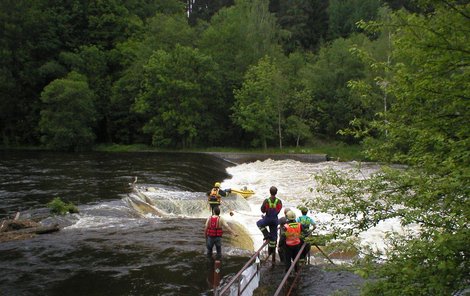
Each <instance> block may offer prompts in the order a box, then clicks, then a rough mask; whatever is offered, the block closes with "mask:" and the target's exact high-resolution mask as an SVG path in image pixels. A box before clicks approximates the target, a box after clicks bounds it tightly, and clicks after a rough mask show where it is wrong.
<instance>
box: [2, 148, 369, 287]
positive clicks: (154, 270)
mask: <svg viewBox="0 0 470 296" xmlns="http://www.w3.org/2000/svg"><path fill="white" fill-rule="evenodd" d="M352 166H353V164H352V163H339V162H326V161H325V162H320V163H302V162H299V161H296V160H272V159H267V160H263V161H253V162H248V163H242V164H234V163H231V162H228V161H225V160H223V159H220V158H218V157H214V156H211V155H208V154H196V153H156V152H152V153H98V152H93V153H81V154H69V153H57V152H44V151H0V176H1V180H0V218H2V219H3V218H8V217H12V216H13V215H15V213H16V212H18V211H19V212H21V215H22V217H28V216H32V217H36V216H38V215H39V216H40V215H43V216H44V217H46V216H47V215H48V214H47V213H48V210H47V208H46V204H47V203H48V202H50V201H51V200H52V199H53V198H55V197H60V198H61V199H62V200H64V201H67V202H72V203H74V204H75V205H78V208H79V210H80V213H79V214H74V215H67V216H66V217H64V218H61V217H49V218H45V219H43V220H42V223H43V224H46V225H47V224H50V223H60V225H61V227H62V228H61V230H60V231H59V232H56V233H51V234H45V235H38V236H36V237H34V238H32V239H28V240H20V241H9V242H3V243H0V268H1V270H2V273H1V274H0V283H1V284H0V285H1V286H0V289H1V290H0V295H2V296H3V295H72V296H73V295H211V287H212V284H213V282H212V281H213V280H212V274H213V273H212V272H211V268H212V263H211V262H210V260H208V259H207V257H206V256H205V241H204V237H203V235H202V234H203V224H204V221H205V217H206V216H207V214H208V211H207V212H205V211H206V210H207V208H204V209H203V208H202V207H199V208H198V207H196V208H194V207H193V206H191V207H189V206H187V205H188V204H194V203H196V204H199V205H203V204H204V203H205V198H206V197H205V196H206V192H207V191H208V190H209V189H210V188H211V186H212V185H213V183H214V182H216V181H220V182H222V188H242V187H244V186H247V187H248V188H249V189H253V190H254V191H255V192H256V194H255V195H254V196H253V197H251V198H250V199H248V200H246V201H245V200H242V201H239V200H238V201H237V202H235V203H230V202H226V203H225V208H224V209H223V211H224V212H225V214H224V217H225V218H226V219H227V220H228V221H229V222H230V221H233V222H237V223H240V224H241V225H243V226H244V229H245V232H246V235H247V236H248V237H249V238H250V239H251V240H250V241H249V242H250V243H249V245H250V246H251V248H247V247H246V246H244V248H241V247H240V246H241V245H243V244H237V243H236V242H235V243H228V242H227V241H225V242H224V244H223V254H224V256H223V266H222V271H221V275H222V277H223V279H222V282H223V281H224V279H227V278H228V277H229V276H230V275H233V274H234V273H236V272H237V271H238V270H239V269H240V268H241V267H242V266H243V265H244V263H245V262H246V260H247V258H248V257H249V256H250V255H251V254H252V252H253V250H254V249H257V248H258V247H259V246H260V245H261V243H262V238H261V234H260V232H259V230H258V229H257V228H256V226H255V223H256V221H257V220H258V219H259V218H260V215H261V213H260V211H259V206H260V204H261V202H262V200H263V199H264V198H266V197H267V196H268V194H269V191H268V190H269V187H270V186H272V185H275V186H277V187H278V189H279V192H278V197H279V198H281V199H282V200H283V202H284V204H285V206H289V207H292V208H295V206H296V205H298V204H300V203H301V200H302V199H304V198H306V199H309V198H312V194H314V193H313V192H312V191H311V190H310V189H311V188H312V186H314V184H313V177H312V176H313V174H315V173H317V172H320V171H321V170H324V169H326V168H328V167H333V168H334V169H339V170H341V169H347V168H351V167H352ZM135 176H137V177H138V184H139V185H140V186H143V187H149V188H155V189H156V190H158V192H161V193H162V195H164V196H165V198H166V199H167V200H178V201H179V202H178V204H179V205H186V206H179V207H178V209H179V210H178V211H176V210H175V209H176V208H175V207H174V206H173V207H169V208H168V207H167V208H166V209H165V210H166V213H167V214H166V215H164V216H163V217H160V216H155V215H151V214H147V215H143V214H142V213H138V212H136V211H135V210H134V209H133V208H132V207H130V206H129V204H128V203H127V202H126V197H127V196H128V194H131V193H130V189H129V183H130V182H132V181H133V180H134V177H135ZM167 205H168V204H167ZM162 207H163V206H162ZM190 208H191V210H188V209H190ZM172 209H173V210H172ZM229 210H230V211H233V213H234V215H233V216H229V215H228V214H227V213H228V212H229ZM312 210H314V209H312ZM311 216H313V217H314V218H315V219H316V220H317V222H318V223H319V224H321V223H322V221H327V220H328V219H331V217H328V216H326V215H322V214H321V213H315V212H314V211H312V212H311ZM374 235H375V234H374V233H372V235H370V236H366V237H365V238H371V239H372V240H377V239H376V238H375V236H374ZM242 237H243V236H242ZM377 241H378V240H377ZM273 274H276V273H273ZM309 274H310V275H311V276H309ZM313 274H315V276H313ZM319 277H320V278H319ZM319 279H321V280H322V283H323V284H320V283H318V280H319ZM360 282H361V280H360V279H358V278H357V276H354V275H352V274H345V273H341V272H339V273H338V272H336V273H335V272H327V271H324V270H322V269H320V268H319V267H316V266H308V268H307V270H306V276H305V278H304V279H303V281H302V285H300V288H299V290H298V291H296V293H297V294H296V295H330V294H331V293H334V291H335V290H344V291H348V293H349V294H348V295H357V287H356V286H355V283H360ZM261 283H263V280H261Z"/></svg>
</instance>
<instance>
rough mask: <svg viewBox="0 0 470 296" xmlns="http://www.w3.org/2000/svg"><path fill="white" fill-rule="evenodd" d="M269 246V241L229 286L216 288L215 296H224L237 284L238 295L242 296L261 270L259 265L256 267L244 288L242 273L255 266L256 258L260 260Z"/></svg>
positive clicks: (234, 277) (233, 278)
mask: <svg viewBox="0 0 470 296" xmlns="http://www.w3.org/2000/svg"><path fill="white" fill-rule="evenodd" d="M267 244H268V241H265V242H264V243H263V245H262V246H261V247H260V248H259V249H258V251H256V253H254V254H253V256H251V258H250V260H248V262H247V263H246V264H245V265H244V266H243V267H242V269H240V271H239V272H238V273H237V274H236V275H235V276H233V277H232V279H231V280H230V281H229V282H228V283H227V284H225V285H224V286H223V287H222V288H220V289H219V288H218V287H216V288H214V296H221V295H224V294H225V293H227V292H228V291H229V289H230V288H231V287H232V286H233V285H235V284H236V285H238V290H237V295H238V296H240V295H242V293H243V292H244V291H245V289H246V288H247V287H248V285H249V284H250V283H251V281H253V279H254V278H255V276H256V275H258V273H259V268H260V267H259V264H258V265H257V267H256V272H255V273H253V274H252V275H251V277H250V278H249V279H248V281H247V283H246V284H245V285H244V286H243V287H241V276H242V273H243V272H244V271H245V270H246V269H247V268H248V267H250V266H251V265H252V264H253V262H254V261H255V260H256V258H259V256H260V254H261V251H262V250H263V249H264V247H266V245H267Z"/></svg>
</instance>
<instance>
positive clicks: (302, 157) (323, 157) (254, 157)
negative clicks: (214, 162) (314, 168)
mask: <svg viewBox="0 0 470 296" xmlns="http://www.w3.org/2000/svg"><path fill="white" fill-rule="evenodd" d="M200 153H204V154H210V155H213V156H216V157H219V158H222V159H224V160H226V161H229V162H232V163H234V164H241V163H248V162H254V161H258V160H259V161H263V160H266V159H272V160H286V159H292V160H297V161H301V162H308V163H316V162H322V161H329V160H331V158H330V157H329V156H328V155H327V154H299V153H288V154H284V153H248V152H200Z"/></svg>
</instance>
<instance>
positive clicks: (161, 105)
mask: <svg viewBox="0 0 470 296" xmlns="http://www.w3.org/2000/svg"><path fill="white" fill-rule="evenodd" d="M215 69H216V65H215V64H214V63H213V61H212V59H211V58H210V57H208V56H206V55H204V54H201V53H200V52H199V50H197V49H192V48H190V47H184V46H179V45H177V46H176V47H175V49H174V50H173V51H171V52H166V51H164V50H158V51H156V52H155V53H154V54H153V56H152V57H151V58H150V59H149V61H148V63H147V65H146V66H145V72H144V82H143V90H142V93H141V95H140V96H139V97H138V98H137V101H136V105H135V109H136V111H138V112H141V113H143V114H146V115H148V121H147V123H146V124H145V126H144V131H145V132H146V133H150V134H151V135H152V143H153V144H154V145H155V146H157V147H181V148H187V147H191V146H192V145H193V144H194V143H195V142H197V141H200V140H201V139H200V134H199V130H204V129H207V127H209V126H210V125H211V123H213V121H212V120H213V118H210V117H204V115H205V114H211V107H213V106H214V105H215V104H214V103H213V102H215V101H216V99H217V95H218V92H217V87H218V86H217V85H218V78H217V77H216V75H215V71H214V70H215Z"/></svg>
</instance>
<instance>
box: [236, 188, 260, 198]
mask: <svg viewBox="0 0 470 296" xmlns="http://www.w3.org/2000/svg"><path fill="white" fill-rule="evenodd" d="M232 192H233V193H238V194H240V195H241V196H243V197H244V198H249V197H250V196H252V195H253V194H255V192H254V191H253V190H251V189H232Z"/></svg>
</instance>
